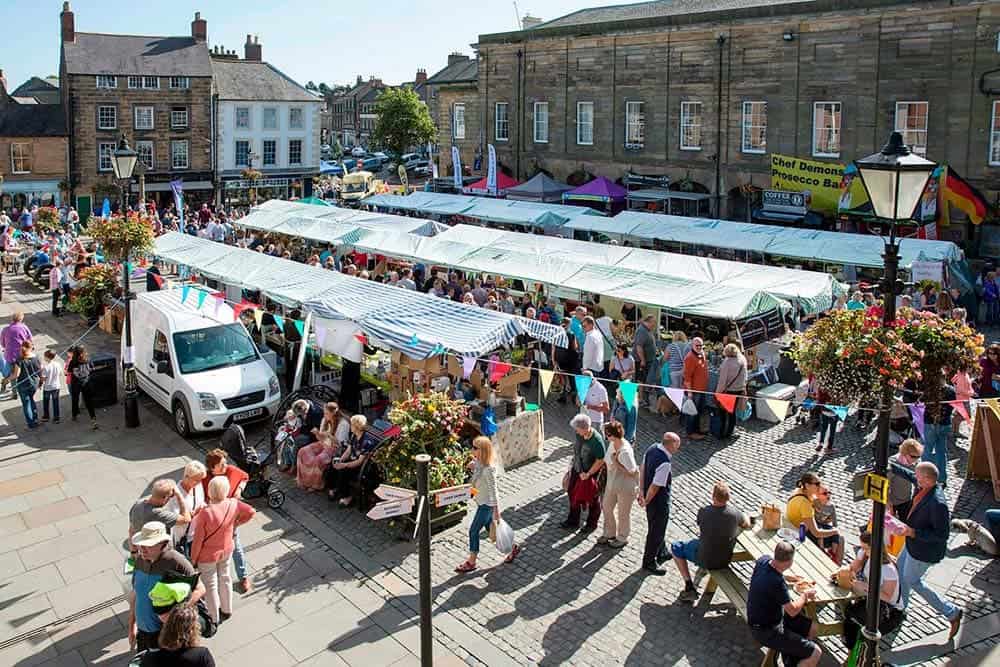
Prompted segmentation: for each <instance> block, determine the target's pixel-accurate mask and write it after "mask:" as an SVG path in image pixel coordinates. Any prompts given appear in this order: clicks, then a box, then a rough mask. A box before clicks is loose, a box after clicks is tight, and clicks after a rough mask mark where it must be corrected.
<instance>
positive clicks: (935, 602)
mask: <svg viewBox="0 0 1000 667" xmlns="http://www.w3.org/2000/svg"><path fill="white" fill-rule="evenodd" d="M896 565H897V567H898V568H899V595H900V597H899V601H900V603H901V604H902V605H903V610H904V611H905V610H906V606H907V605H908V604H909V602H910V591H911V590H912V591H916V592H917V593H918V594H919V595H920V597H922V598H923V599H924V600H926V601H927V604H929V605H930V606H931V607H933V608H934V611H936V612H937V613H939V614H941V615H942V616H944V617H945V618H947V619H948V620H949V621H953V620H955V617H956V616H958V614H959V612H960V611H961V610H960V609H959V608H958V607H956V606H955V605H954V604H952V603H951V602H949V601H948V600H942V599H941V597H940V596H939V595H938V594H937V592H936V591H935V590H934V589H933V588H929V587H928V586H927V585H926V584H925V583H924V574H926V572H927V570H929V569H931V567H932V566H933V565H934V563H925V562H924V561H922V560H917V559H916V558H914V557H912V556H911V555H910V554H909V552H908V551H907V550H906V547H903V551H902V553H900V554H899V559H898V560H897V562H896Z"/></svg>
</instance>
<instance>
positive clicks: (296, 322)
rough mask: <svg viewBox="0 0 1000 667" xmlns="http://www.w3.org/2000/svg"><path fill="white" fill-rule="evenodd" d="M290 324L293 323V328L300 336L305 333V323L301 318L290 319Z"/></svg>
mask: <svg viewBox="0 0 1000 667" xmlns="http://www.w3.org/2000/svg"><path fill="white" fill-rule="evenodd" d="M292 324H294V325H295V330H296V331H298V332H299V335H300V336H305V335H306V323H305V322H303V321H302V320H292Z"/></svg>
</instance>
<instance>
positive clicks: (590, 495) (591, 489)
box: [569, 477, 599, 505]
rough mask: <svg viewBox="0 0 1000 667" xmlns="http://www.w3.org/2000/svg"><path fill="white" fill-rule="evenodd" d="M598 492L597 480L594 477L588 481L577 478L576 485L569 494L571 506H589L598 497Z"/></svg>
mask: <svg viewBox="0 0 1000 667" xmlns="http://www.w3.org/2000/svg"><path fill="white" fill-rule="evenodd" d="M598 490H599V489H598V484H597V480H596V479H594V478H593V477H588V478H587V479H580V478H579V477H577V479H576V484H574V485H573V489H572V490H571V491H570V494H569V500H570V504H571V505H589V504H590V503H591V502H593V500H594V498H596V497H597V493H598Z"/></svg>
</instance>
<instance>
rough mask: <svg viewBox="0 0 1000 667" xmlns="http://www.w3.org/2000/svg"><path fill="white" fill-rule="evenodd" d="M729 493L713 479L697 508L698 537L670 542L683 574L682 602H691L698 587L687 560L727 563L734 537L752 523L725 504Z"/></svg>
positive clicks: (710, 566) (705, 565)
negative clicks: (709, 497)
mask: <svg viewBox="0 0 1000 667" xmlns="http://www.w3.org/2000/svg"><path fill="white" fill-rule="evenodd" d="M729 495H730V494H729V485H728V484H726V483H725V482H716V483H715V486H714V487H713V488H712V504H711V505H706V506H705V507H702V508H701V509H700V510H698V528H700V529H701V537H700V538H695V539H693V540H688V541H687V542H681V541H677V542H674V543H673V544H671V545H670V553H671V554H673V557H674V564H675V565H677V569H678V570H679V571H680V573H681V576H682V577H684V592H683V593H681V599H682V600H684V601H686V602H693V601H694V600H695V599H696V598H697V597H698V589H697V587H696V586H695V585H694V582H693V581H691V571H690V569H688V563H689V562H690V563H694V564H695V565H697V566H699V567H701V568H702V569H703V570H721V569H723V568H725V567H727V566H728V565H729V561H730V560H732V558H733V548H734V547H735V546H736V538H737V537H738V536H739V534H740V533H741V532H743V531H744V530H746V529H748V528H750V526H751V525H752V522H751V521H750V519H749V518H747V516H746V515H745V514H744V513H743V512H741V511H739V510H738V509H736V508H735V507H730V506H729Z"/></svg>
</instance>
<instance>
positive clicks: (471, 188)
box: [462, 171, 520, 197]
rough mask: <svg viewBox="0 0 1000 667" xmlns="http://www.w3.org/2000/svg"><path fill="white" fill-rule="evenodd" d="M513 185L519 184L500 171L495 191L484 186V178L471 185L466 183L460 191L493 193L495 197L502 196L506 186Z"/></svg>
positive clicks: (476, 193) (505, 191)
mask: <svg viewBox="0 0 1000 667" xmlns="http://www.w3.org/2000/svg"><path fill="white" fill-rule="evenodd" d="M515 185H520V183H519V182H518V181H515V180H514V179H513V178H511V177H510V176H508V175H507V174H505V173H503V172H502V171H501V172H499V173H497V191H496V193H495V194H494V193H492V192H490V191H489V188H487V187H486V179H485V178H483V179H482V180H479V181H476V182H475V183H473V184H472V185H467V186H465V187H464V188H462V191H463V192H465V193H466V194H469V195H487V196H489V195H493V196H496V197H503V196H504V195H505V194H506V193H507V189H508V188H512V187H514V186H515Z"/></svg>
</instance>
